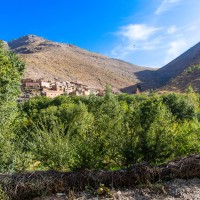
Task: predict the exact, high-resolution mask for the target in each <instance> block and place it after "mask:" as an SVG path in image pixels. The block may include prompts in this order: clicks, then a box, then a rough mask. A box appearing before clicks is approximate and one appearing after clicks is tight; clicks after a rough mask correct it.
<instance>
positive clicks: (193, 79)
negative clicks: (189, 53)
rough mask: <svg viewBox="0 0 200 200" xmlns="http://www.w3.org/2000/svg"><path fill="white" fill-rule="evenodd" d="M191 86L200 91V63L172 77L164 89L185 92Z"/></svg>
mask: <svg viewBox="0 0 200 200" xmlns="http://www.w3.org/2000/svg"><path fill="white" fill-rule="evenodd" d="M189 86H192V88H193V89H194V91H195V92H198V93H200V65H194V66H191V67H189V68H187V69H186V70H184V71H183V72H182V73H180V74H179V75H178V76H177V77H175V78H172V79H171V80H170V81H169V82H168V83H167V84H166V85H165V86H164V87H162V89H163V90H167V91H176V92H177V91H178V92H185V91H186V90H187V89H188V88H189Z"/></svg>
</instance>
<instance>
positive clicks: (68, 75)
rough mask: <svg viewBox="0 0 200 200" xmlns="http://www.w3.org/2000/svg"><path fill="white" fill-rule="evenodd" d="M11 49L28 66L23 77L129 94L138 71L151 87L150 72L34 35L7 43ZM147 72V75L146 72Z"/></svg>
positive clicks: (136, 81)
mask: <svg viewBox="0 0 200 200" xmlns="http://www.w3.org/2000/svg"><path fill="white" fill-rule="evenodd" d="M8 45H9V47H10V49H11V50H12V51H13V52H15V53H17V54H19V55H20V57H21V58H22V60H24V61H25V62H26V64H27V68H26V71H25V78H33V79H38V78H45V79H48V80H52V79H54V78H58V79H59V80H68V81H77V82H81V83H83V84H86V85H88V86H89V87H92V88H101V89H103V88H105V86H106V84H109V85H111V87H112V88H113V89H114V90H116V91H119V90H123V91H127V92H129V93H132V92H133V91H134V90H135V87H133V86H134V85H136V84H137V83H138V82H141V78H140V77H138V76H137V72H142V71H144V75H143V77H142V81H144V82H145V84H146V83H147V84H146V85H148V86H149V85H152V86H154V84H156V83H154V81H153V80H154V79H153V78H152V77H151V76H150V75H149V74H150V73H148V72H149V71H154V69H149V68H145V67H140V66H137V65H133V64H130V63H127V62H124V61H121V60H117V59H112V58H109V57H106V56H104V55H101V54H97V53H92V52H89V51H87V50H84V49H81V48H79V47H77V46H74V45H71V44H63V43H57V42H52V41H49V40H46V39H44V38H41V37H38V36H36V35H27V36H23V37H21V38H18V39H15V40H12V41H10V42H8ZM146 70H147V72H146Z"/></svg>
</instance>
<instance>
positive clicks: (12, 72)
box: [0, 42, 24, 170]
mask: <svg viewBox="0 0 200 200" xmlns="http://www.w3.org/2000/svg"><path fill="white" fill-rule="evenodd" d="M23 71H24V63H22V62H21V61H20V60H19V59H18V58H17V56H16V55H14V54H13V53H11V52H8V51H7V50H5V49H4V46H3V44H2V42H0V127H1V128H0V162H1V170H4V169H3V168H4V167H6V168H9V167H10V166H11V165H12V162H13V161H12V160H13V155H12V151H14V150H13V148H14V147H13V144H12V140H13V138H14V137H15V135H14V133H13V129H14V127H15V124H14V120H15V118H16V116H17V114H18V107H17V97H18V95H19V93H20V81H21V75H22V74H23Z"/></svg>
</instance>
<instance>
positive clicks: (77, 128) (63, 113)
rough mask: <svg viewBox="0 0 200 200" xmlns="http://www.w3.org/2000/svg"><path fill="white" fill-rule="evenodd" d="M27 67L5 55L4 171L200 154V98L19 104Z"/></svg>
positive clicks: (0, 153)
mask: <svg viewBox="0 0 200 200" xmlns="http://www.w3.org/2000/svg"><path fill="white" fill-rule="evenodd" d="M23 66H24V65H23V64H21V63H20V62H19V61H18V59H17V58H16V57H15V56H14V55H12V54H10V53H8V52H5V51H4V50H1V52H0V73H1V76H0V95H1V96H0V98H1V104H0V117H1V122H0V123H1V130H0V137H1V140H0V163H1V165H0V171H1V172H13V171H26V170H48V169H54V170H60V171H62V170H65V171H66V170H76V169H85V168H87V169H118V168H123V167H127V166H130V165H132V164H135V163H139V162H144V161H146V162H150V163H155V164H159V163H163V162H165V161H167V160H170V159H173V158H175V157H177V156H182V155H186V154H192V153H199V152H200V124H199V120H200V109H199V104H200V100H199V95H198V94H195V93H194V92H189V93H188V94H176V93H171V94H163V95H158V94H156V93H150V94H139V95H128V94H120V95H114V94H112V93H111V92H110V90H109V88H107V89H106V93H105V95H104V96H103V97H97V96H94V95H90V96H89V97H77V96H60V97H57V98H55V99H49V98H46V97H36V98H32V99H30V100H29V101H27V102H26V103H24V104H20V105H18V108H17V104H16V97H17V95H18V93H19V80H20V78H21V77H20V76H21V74H22V71H23Z"/></svg>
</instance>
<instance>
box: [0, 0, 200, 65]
mask: <svg viewBox="0 0 200 200" xmlns="http://www.w3.org/2000/svg"><path fill="white" fill-rule="evenodd" d="M199 8H200V1H199V0H101V1H95V0H84V1H83V0H34V1H28V0H26V1H25V0H18V1H16V0H7V1H3V2H1V12H0V18H1V29H0V38H1V39H3V40H6V41H9V40H11V39H14V38H18V37H20V36H23V35H26V34H36V35H39V36H42V37H45V38H47V39H50V40H54V41H58V42H64V43H71V44H75V45H77V46H80V47H82V48H85V49H88V50H90V51H94V52H99V53H102V54H105V55H108V56H110V57H114V58H118V59H123V60H126V61H129V62H132V63H134V64H138V65H141V66H148V67H161V66H163V65H164V64H166V63H168V62H169V61H171V60H172V59H174V58H175V57H177V56H178V55H180V54H181V53H183V52H184V51H185V50H187V49H188V48H190V47H191V46H193V45H194V44H196V43H197V42H199V41H200V12H199Z"/></svg>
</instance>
